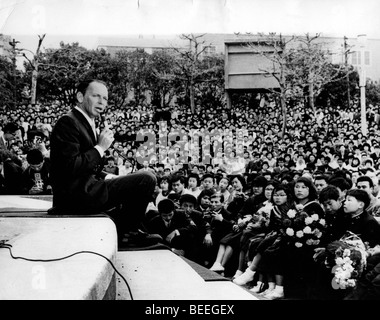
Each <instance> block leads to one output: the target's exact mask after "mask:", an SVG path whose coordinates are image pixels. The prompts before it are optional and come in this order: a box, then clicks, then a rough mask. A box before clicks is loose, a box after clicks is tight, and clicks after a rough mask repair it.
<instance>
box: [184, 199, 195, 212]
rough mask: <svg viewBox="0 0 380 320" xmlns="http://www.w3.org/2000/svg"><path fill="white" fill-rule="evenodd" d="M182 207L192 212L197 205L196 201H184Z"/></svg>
mask: <svg viewBox="0 0 380 320" xmlns="http://www.w3.org/2000/svg"><path fill="white" fill-rule="evenodd" d="M181 208H182V209H183V210H185V211H186V212H188V213H190V212H192V211H193V210H194V208H195V206H194V203H192V202H186V201H185V202H183V203H182V205H181Z"/></svg>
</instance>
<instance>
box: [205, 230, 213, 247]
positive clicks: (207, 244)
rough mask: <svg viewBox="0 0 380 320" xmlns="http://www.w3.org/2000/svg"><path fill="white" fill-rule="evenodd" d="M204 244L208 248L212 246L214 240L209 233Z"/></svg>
mask: <svg viewBox="0 0 380 320" xmlns="http://www.w3.org/2000/svg"><path fill="white" fill-rule="evenodd" d="M203 244H204V245H205V246H206V247H207V248H209V247H211V246H212V238H211V235H210V234H209V233H208V234H206V235H205V238H204V239H203Z"/></svg>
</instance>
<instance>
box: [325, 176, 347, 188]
mask: <svg viewBox="0 0 380 320" xmlns="http://www.w3.org/2000/svg"><path fill="white" fill-rule="evenodd" d="M328 184H330V185H333V186H335V187H338V188H339V189H340V190H342V191H344V190H350V189H351V187H352V185H351V184H350V183H349V182H348V181H347V179H345V178H343V177H336V178H333V179H331V180H329V181H328Z"/></svg>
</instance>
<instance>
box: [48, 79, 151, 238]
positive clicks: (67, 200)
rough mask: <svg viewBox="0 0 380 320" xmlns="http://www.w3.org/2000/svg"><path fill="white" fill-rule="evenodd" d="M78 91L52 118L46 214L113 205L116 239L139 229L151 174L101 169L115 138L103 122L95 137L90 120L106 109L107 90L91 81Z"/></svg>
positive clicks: (105, 209) (104, 209) (107, 208)
mask: <svg viewBox="0 0 380 320" xmlns="http://www.w3.org/2000/svg"><path fill="white" fill-rule="evenodd" d="M77 89H78V90H77V100H78V105H77V106H76V107H75V108H73V109H72V110H71V111H70V112H69V113H67V114H65V115H63V116H62V117H61V118H60V119H58V120H57V123H56V124H55V126H54V128H53V131H52V134H51V138H50V141H51V144H50V145H51V150H50V159H51V173H50V177H51V184H52V188H53V208H52V210H51V213H53V214H61V215H64V214H69V215H72V214H79V215H83V214H98V213H102V212H110V210H112V209H115V208H116V209H117V210H114V211H113V212H117V213H116V214H114V215H113V218H114V221H115V223H116V227H117V230H118V236H119V241H120V240H122V239H123V236H124V233H126V232H129V231H133V232H135V231H136V230H138V229H139V228H141V222H142V221H143V220H144V218H145V211H146V208H147V205H148V203H149V202H150V201H151V200H152V196H153V192H154V188H155V185H156V177H155V175H154V174H153V173H151V172H147V171H143V172H136V173H131V174H128V175H125V176H115V175H112V174H107V173H106V172H104V171H102V168H103V165H104V161H103V156H104V154H105V152H106V150H108V149H109V148H110V147H111V145H112V143H113V141H114V137H113V132H112V130H111V129H110V128H109V127H108V126H105V128H104V129H103V130H102V131H101V132H100V134H99V135H98V132H97V129H96V128H95V119H96V118H99V117H100V116H101V114H103V113H104V112H105V109H106V106H107V101H108V89H107V87H106V85H105V83H104V82H102V81H99V80H93V79H91V80H86V81H83V82H82V83H80V84H79V86H78V88H77Z"/></svg>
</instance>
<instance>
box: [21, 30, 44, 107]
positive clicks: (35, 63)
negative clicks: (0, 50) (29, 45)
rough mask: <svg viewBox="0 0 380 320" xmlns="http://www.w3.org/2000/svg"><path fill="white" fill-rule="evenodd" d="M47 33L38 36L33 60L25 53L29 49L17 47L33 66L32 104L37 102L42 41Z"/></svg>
mask: <svg viewBox="0 0 380 320" xmlns="http://www.w3.org/2000/svg"><path fill="white" fill-rule="evenodd" d="M45 36H46V34H43V35H42V36H38V38H39V40H38V45H37V50H36V53H35V54H33V52H32V54H33V60H30V59H29V58H28V56H27V55H26V54H25V51H29V52H31V51H30V50H27V49H17V50H18V51H19V52H20V53H21V54H22V55H23V57H24V58H25V59H26V60H27V61H28V63H29V65H30V67H31V68H32V82H31V90H30V103H31V105H35V104H36V94H37V78H38V67H39V64H40V50H41V45H42V42H43V41H44V38H45Z"/></svg>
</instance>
